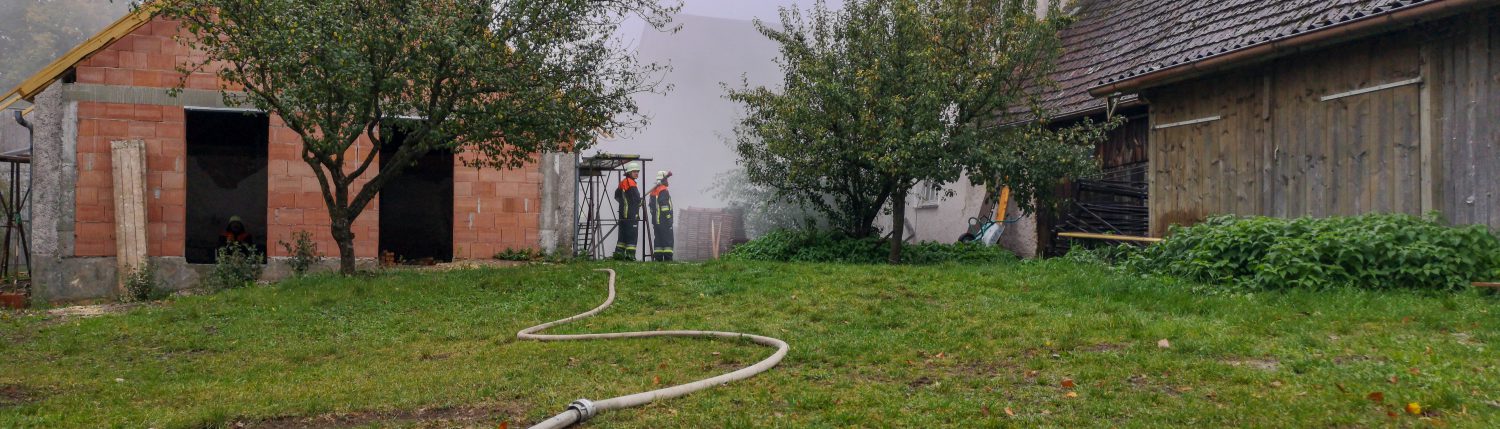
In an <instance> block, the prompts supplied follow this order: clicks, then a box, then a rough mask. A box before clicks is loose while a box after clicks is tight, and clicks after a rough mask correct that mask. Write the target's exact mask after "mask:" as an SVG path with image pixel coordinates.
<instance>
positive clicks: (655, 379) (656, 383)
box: [651, 375, 661, 386]
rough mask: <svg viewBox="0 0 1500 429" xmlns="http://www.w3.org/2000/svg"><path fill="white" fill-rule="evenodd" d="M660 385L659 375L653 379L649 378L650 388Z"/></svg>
mask: <svg viewBox="0 0 1500 429" xmlns="http://www.w3.org/2000/svg"><path fill="white" fill-rule="evenodd" d="M660 384H661V376H660V375H658V376H655V377H651V385H652V386H656V385H660Z"/></svg>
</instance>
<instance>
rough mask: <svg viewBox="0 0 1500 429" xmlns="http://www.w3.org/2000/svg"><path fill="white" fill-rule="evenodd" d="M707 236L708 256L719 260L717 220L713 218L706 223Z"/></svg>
mask: <svg viewBox="0 0 1500 429" xmlns="http://www.w3.org/2000/svg"><path fill="white" fill-rule="evenodd" d="M708 236H709V239H708V243H709V249H710V250H709V254H710V255H712V256H713V258H714V259H719V219H717V218H713V219H710V220H709V221H708Z"/></svg>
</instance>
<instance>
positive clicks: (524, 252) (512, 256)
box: [495, 247, 547, 262]
mask: <svg viewBox="0 0 1500 429" xmlns="http://www.w3.org/2000/svg"><path fill="white" fill-rule="evenodd" d="M546 258H547V253H546V252H543V251H540V250H536V249H531V248H522V249H512V248H509V247H507V248H505V250H501V251H500V252H498V253H495V259H499V260H502V261H519V262H534V261H540V260H543V259H546Z"/></svg>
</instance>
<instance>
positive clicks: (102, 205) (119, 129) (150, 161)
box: [74, 102, 187, 256]
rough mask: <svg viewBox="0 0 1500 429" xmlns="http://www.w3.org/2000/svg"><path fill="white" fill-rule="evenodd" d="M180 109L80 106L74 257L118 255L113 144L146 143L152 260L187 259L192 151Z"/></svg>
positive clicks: (129, 105)
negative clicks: (189, 159) (189, 156)
mask: <svg viewBox="0 0 1500 429" xmlns="http://www.w3.org/2000/svg"><path fill="white" fill-rule="evenodd" d="M183 114H184V113H183V109H182V108H181V107H167V106H152V105H138V104H115V103H97V102H80V103H78V167H77V168H78V181H77V188H76V199H75V202H74V207H75V209H74V210H75V211H74V213H75V217H74V219H75V222H76V224H75V225H74V245H75V254H74V256H113V255H114V254H115V239H114V232H115V215H114V179H113V173H112V171H111V169H112V162H111V158H112V157H111V155H110V142H112V141H119V140H144V141H145V142H146V186H147V195H146V198H147V202H148V204H147V205H146V219H147V221H146V229H147V231H146V237H147V240H148V244H147V252H148V253H149V254H150V255H152V256H182V253H183V243H184V231H185V230H184V228H185V221H184V216H185V213H186V205H187V185H186V183H185V181H184V178H185V177H186V170H185V168H186V162H187V159H186V158H187V145H186V140H185V134H184V133H185V128H184V126H183V125H184V122H183Z"/></svg>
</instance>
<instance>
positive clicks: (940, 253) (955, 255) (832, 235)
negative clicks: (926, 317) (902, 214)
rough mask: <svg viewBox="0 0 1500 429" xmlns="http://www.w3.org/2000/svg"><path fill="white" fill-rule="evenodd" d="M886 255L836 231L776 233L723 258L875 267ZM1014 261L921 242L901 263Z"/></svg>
mask: <svg viewBox="0 0 1500 429" xmlns="http://www.w3.org/2000/svg"><path fill="white" fill-rule="evenodd" d="M889 255H890V242H889V241H887V240H884V239H880V238H876V237H863V238H861V237H850V236H848V235H845V234H843V233H842V232H838V231H817V230H778V231H773V232H771V233H768V234H766V235H764V236H761V237H760V238H757V239H754V240H751V241H750V242H749V243H745V244H741V245H739V246H736V247H735V248H734V250H732V251H730V252H729V253H728V254H726V255H724V258H725V259H730V260H742V261H777V262H837V263H850V264H878V263H883V262H888V259H887V257H888V256H889ZM1015 259H1016V257H1015V255H1014V254H1012V253H1011V252H1010V251H1009V250H1005V249H1004V248H1001V247H991V246H984V245H981V244H977V243H957V244H942V243H932V242H924V243H917V244H911V245H908V246H907V247H906V258H905V262H906V263H910V264H940V263H945V262H962V263H980V262H1005V261H1014V260H1015Z"/></svg>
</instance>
